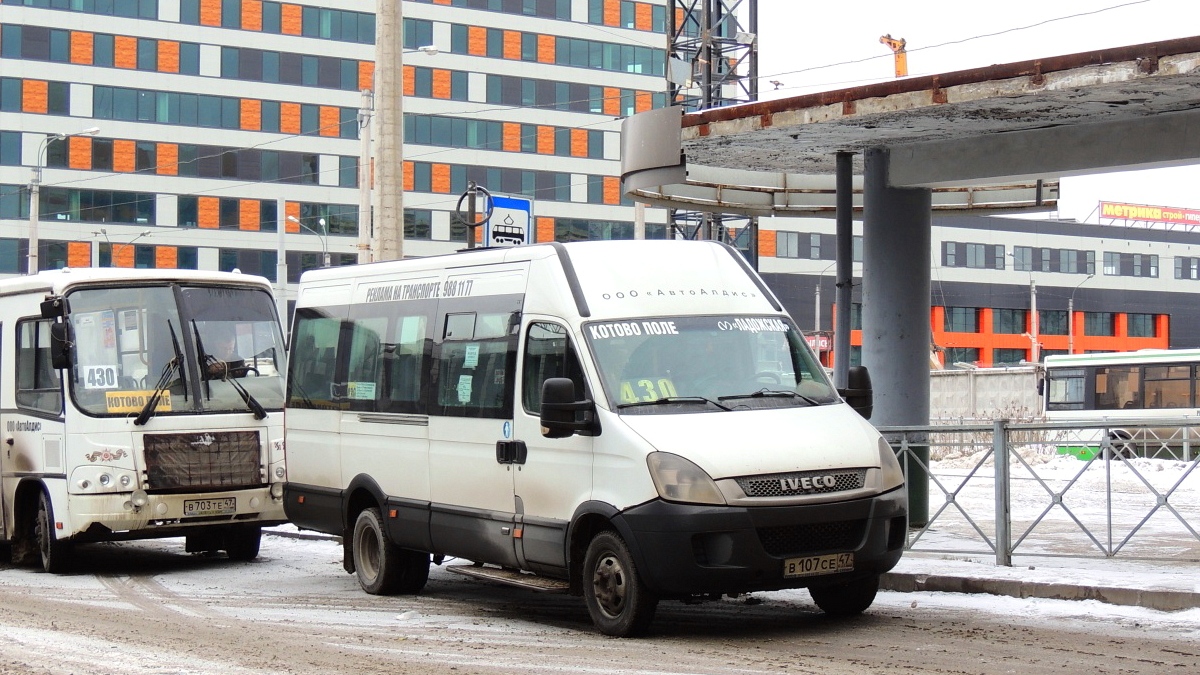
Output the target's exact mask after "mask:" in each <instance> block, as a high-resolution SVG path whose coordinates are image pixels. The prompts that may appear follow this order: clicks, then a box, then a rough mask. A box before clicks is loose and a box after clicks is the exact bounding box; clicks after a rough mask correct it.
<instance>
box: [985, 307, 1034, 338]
mask: <svg viewBox="0 0 1200 675" xmlns="http://www.w3.org/2000/svg"><path fill="white" fill-rule="evenodd" d="M1025 314H1026V312H1025V310H1023V309H993V310H992V324H993V328H992V332H994V333H1003V334H1006V335H1020V334H1021V333H1024V332H1025Z"/></svg>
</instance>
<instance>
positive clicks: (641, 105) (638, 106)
mask: <svg viewBox="0 0 1200 675" xmlns="http://www.w3.org/2000/svg"><path fill="white" fill-rule="evenodd" d="M653 107H654V98H653V96H651V95H650V92H648V91H639V92H637V93H635V94H634V95H633V110H634V112H646V111H647V110H649V109H651V108H653Z"/></svg>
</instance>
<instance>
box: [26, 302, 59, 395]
mask: <svg viewBox="0 0 1200 675" xmlns="http://www.w3.org/2000/svg"><path fill="white" fill-rule="evenodd" d="M50 323H51V322H50V321H49V320H39V321H21V322H18V323H17V405H18V406H20V407H22V408H30V409H33V410H36V411H39V412H45V413H51V414H54V415H58V414H59V413H61V412H62V381H61V379H60V378H59V376H58V371H57V370H55V369H54V367H53V366H52V365H51V363H50Z"/></svg>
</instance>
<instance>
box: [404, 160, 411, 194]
mask: <svg viewBox="0 0 1200 675" xmlns="http://www.w3.org/2000/svg"><path fill="white" fill-rule="evenodd" d="M404 191H405V192H412V191H413V163H412V162H405V163H404Z"/></svg>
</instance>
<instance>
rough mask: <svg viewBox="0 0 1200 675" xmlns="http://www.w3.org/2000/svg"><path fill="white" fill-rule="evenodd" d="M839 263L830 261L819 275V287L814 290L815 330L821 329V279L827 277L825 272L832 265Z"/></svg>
mask: <svg viewBox="0 0 1200 675" xmlns="http://www.w3.org/2000/svg"><path fill="white" fill-rule="evenodd" d="M836 264H837V261H836V260H835V261H833V262H831V263H829V265H827V266H826V267H825V269H823V270H821V273H820V274H818V275H817V287H816V288H815V289H814V290H813V330H815V331H819V330H821V280H822V279H824V278H825V273H826V272H828V271H829V269H830V268H831V267H833V266H834V265H836Z"/></svg>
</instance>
